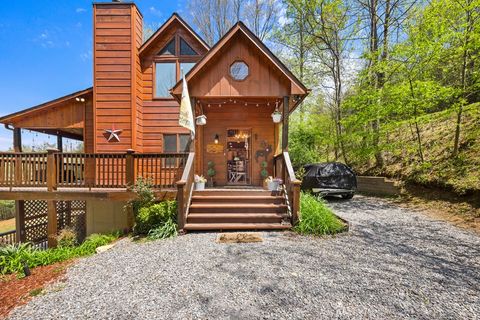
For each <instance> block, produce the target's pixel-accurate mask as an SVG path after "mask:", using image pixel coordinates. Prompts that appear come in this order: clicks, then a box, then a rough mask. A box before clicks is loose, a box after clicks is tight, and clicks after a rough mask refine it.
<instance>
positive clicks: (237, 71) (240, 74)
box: [230, 61, 248, 81]
mask: <svg viewBox="0 0 480 320" xmlns="http://www.w3.org/2000/svg"><path fill="white" fill-rule="evenodd" d="M230 75H231V76H232V78H233V79H235V80H238V81H240V80H245V78H246V77H247V76H248V65H247V64H246V63H245V62H243V61H235V62H234V63H233V64H232V65H231V66H230Z"/></svg>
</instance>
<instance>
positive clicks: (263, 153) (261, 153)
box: [255, 140, 273, 162]
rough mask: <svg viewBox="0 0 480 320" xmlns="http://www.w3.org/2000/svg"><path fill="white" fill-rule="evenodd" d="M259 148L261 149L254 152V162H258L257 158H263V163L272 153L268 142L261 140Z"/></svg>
mask: <svg viewBox="0 0 480 320" xmlns="http://www.w3.org/2000/svg"><path fill="white" fill-rule="evenodd" d="M260 147H261V149H259V150H257V151H255V161H256V162H258V159H259V158H262V157H264V158H265V161H266V160H267V158H268V155H269V154H270V153H272V151H273V148H272V145H271V144H268V141H267V140H263V141H262V142H261V143H260Z"/></svg>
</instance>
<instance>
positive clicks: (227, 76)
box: [0, 2, 308, 245]
mask: <svg viewBox="0 0 480 320" xmlns="http://www.w3.org/2000/svg"><path fill="white" fill-rule="evenodd" d="M93 26H94V35H93V47H94V50H93V60H94V63H93V64H94V66H93V68H94V72H93V75H94V76H93V87H91V88H88V89H85V90H81V91H78V92H75V93H72V94H70V95H67V96H64V97H61V98H58V99H55V100H52V101H49V102H46V103H43V104H41V105H38V106H35V107H32V108H29V109H25V110H21V111H19V112H16V113H13V114H10V115H7V116H4V117H2V118H0V123H3V124H4V125H5V126H6V127H7V128H8V129H11V130H12V133H13V145H14V152H12V153H2V154H0V198H1V199H13V200H16V201H17V232H16V237H17V241H34V242H39V241H41V240H42V239H46V237H47V235H48V237H49V238H48V239H49V244H50V245H54V239H53V238H54V235H55V234H56V232H57V230H58V229H59V228H61V227H62V223H63V225H68V224H69V223H71V220H72V217H73V216H76V217H77V218H75V219H77V220H79V221H80V224H82V223H83V226H80V227H79V228H80V229H81V230H83V231H82V232H83V234H90V233H93V232H104V231H108V230H112V229H120V228H129V227H131V223H132V217H131V213H130V214H128V212H127V213H125V210H122V209H121V208H123V206H124V204H125V201H128V200H129V199H131V198H132V197H135V194H134V193H133V192H132V191H131V186H132V185H133V184H134V183H135V181H136V179H138V178H139V177H143V178H148V179H150V180H151V181H152V183H153V185H154V188H155V190H156V195H157V197H159V198H177V200H178V208H179V212H178V222H179V227H180V228H181V229H182V230H208V229H212V230H220V229H222V230H223V229H282V228H288V227H290V226H291V220H292V219H295V217H296V214H297V211H298V205H299V204H298V201H299V199H298V197H299V195H298V192H299V191H298V190H299V181H298V180H297V179H296V178H295V175H294V172H293V169H292V167H291V164H290V160H289V156H288V118H289V115H290V114H291V113H292V112H293V111H294V110H295V108H296V107H297V106H298V104H299V103H301V101H302V100H303V99H304V98H305V96H306V95H307V94H308V90H307V88H305V86H304V85H303V84H302V83H301V82H300V81H299V80H298V79H297V78H296V77H295V76H294V75H293V74H292V72H290V71H289V70H288V69H287V68H286V67H285V65H284V64H283V63H282V62H281V61H280V60H279V59H278V58H277V57H275V55H274V54H273V53H272V52H271V51H270V50H269V49H268V48H267V46H266V45H265V44H264V43H262V42H261V41H260V40H259V39H258V38H257V37H256V36H255V35H254V34H253V33H252V32H251V31H250V30H249V29H248V28H247V27H246V26H245V25H244V24H243V23H242V22H238V23H237V24H235V25H234V26H233V27H232V28H231V29H230V30H229V31H228V32H227V34H225V35H224V36H223V37H222V38H221V39H220V40H219V41H218V42H217V43H216V44H215V45H214V46H213V47H211V48H210V47H209V46H208V45H207V43H206V42H205V41H204V40H203V39H202V38H201V37H200V36H199V35H198V34H196V33H195V31H194V30H193V29H192V28H191V27H190V26H189V25H188V24H187V23H186V22H185V21H184V20H183V19H182V18H181V17H180V16H179V15H178V14H175V13H174V14H173V15H172V16H171V17H170V18H169V19H168V20H167V21H166V22H165V23H164V24H163V25H162V26H161V27H160V28H159V29H158V30H157V31H156V32H155V33H154V34H153V35H152V36H151V37H150V38H149V39H147V40H146V41H143V34H142V32H143V25H142V14H141V13H140V11H139V10H138V8H137V7H136V5H135V4H134V3H122V2H110V3H94V4H93ZM182 75H185V79H186V83H187V86H188V92H189V95H190V98H191V102H192V108H193V113H194V116H195V118H196V119H197V120H196V121H197V125H196V134H195V138H194V139H193V141H191V135H190V132H189V131H188V130H186V129H185V128H183V127H181V126H179V110H180V107H179V106H180V100H181V95H182V90H183V82H182V81H181V78H182ZM274 112H276V113H277V114H278V113H281V120H280V119H278V121H277V122H278V123H275V122H274V121H273V119H272V118H273V117H272V114H273V113H274ZM205 119H206V121H205ZM21 129H28V130H32V131H37V132H42V133H48V134H53V135H56V136H57V137H58V139H57V141H58V148H57V150H49V152H48V153H23V152H22V137H21ZM64 137H66V138H71V139H76V140H80V141H83V145H84V152H83V153H64V152H63V151H62V149H63V148H62V141H63V140H62V138H64ZM211 166H213V167H214V169H215V175H214V176H213V177H212V179H210V180H212V181H213V182H214V183H215V187H214V188H210V189H207V190H205V191H194V190H193V188H194V183H193V179H194V175H195V174H198V175H203V176H205V177H207V176H208V174H207V173H208V171H209V168H210V167H211ZM265 174H268V175H269V176H275V177H280V178H282V179H283V181H284V183H283V184H282V189H281V191H278V192H273V193H272V192H268V191H265V190H264V189H263V185H264V178H265ZM62 212H63V215H62V214H61V213H62ZM65 212H66V213H65ZM82 215H83V218H82V217H80V216H82ZM32 217H33V218H32ZM38 217H41V219H40V220H41V221H40V220H39V219H38ZM82 219H84V220H82ZM64 220H65V221H64ZM39 221H40V222H39ZM60 221H63V222H62V223H60ZM81 221H83V222H81ZM33 225H34V226H35V227H32V226H33Z"/></svg>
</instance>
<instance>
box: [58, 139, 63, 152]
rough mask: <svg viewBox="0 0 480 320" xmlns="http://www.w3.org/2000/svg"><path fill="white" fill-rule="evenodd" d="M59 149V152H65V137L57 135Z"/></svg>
mask: <svg viewBox="0 0 480 320" xmlns="http://www.w3.org/2000/svg"><path fill="white" fill-rule="evenodd" d="M57 149H58V151H59V152H63V137H62V136H60V135H58V136H57Z"/></svg>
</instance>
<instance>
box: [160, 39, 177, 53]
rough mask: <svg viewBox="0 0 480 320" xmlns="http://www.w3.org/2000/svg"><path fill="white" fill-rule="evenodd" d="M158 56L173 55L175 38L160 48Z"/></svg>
mask: <svg viewBox="0 0 480 320" xmlns="http://www.w3.org/2000/svg"><path fill="white" fill-rule="evenodd" d="M158 55H160V56H166V55H168V56H174V55H175V38H173V39H172V41H170V42H169V43H167V45H166V46H165V47H163V49H162V50H160V52H159V53H158Z"/></svg>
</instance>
